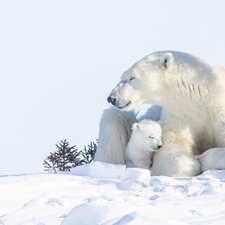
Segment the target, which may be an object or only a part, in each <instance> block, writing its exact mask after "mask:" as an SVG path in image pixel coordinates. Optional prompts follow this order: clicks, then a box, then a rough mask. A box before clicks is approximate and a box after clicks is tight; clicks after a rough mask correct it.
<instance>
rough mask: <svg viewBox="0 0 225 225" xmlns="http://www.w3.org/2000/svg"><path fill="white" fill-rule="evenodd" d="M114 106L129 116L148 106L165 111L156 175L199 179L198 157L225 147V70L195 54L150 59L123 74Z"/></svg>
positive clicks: (168, 53) (169, 54) (153, 172)
mask: <svg viewBox="0 0 225 225" xmlns="http://www.w3.org/2000/svg"><path fill="white" fill-rule="evenodd" d="M108 101H109V102H111V103H112V104H113V105H114V106H115V107H117V108H119V109H120V110H124V111H128V110H131V109H135V108H136V107H137V106H139V105H141V104H143V103H150V104H156V105H160V106H162V107H163V112H162V121H163V136H162V142H163V147H162V148H161V150H160V151H159V152H157V153H156V154H155V155H154V159H153V166H152V169H151V175H165V176H194V175H197V174H199V173H200V164H199V161H198V160H196V158H195V157H194V155H199V154H202V153H203V152H204V151H206V150H207V149H210V148H214V147H218V148H223V147H225V71H224V70H223V69H222V68H220V67H219V66H217V65H214V64H213V63H210V62H207V61H205V60H202V59H200V58H197V57H195V56H193V55H190V54H187V53H182V52H175V51H165V52H163V51H162V52H155V53H153V54H151V55H148V56H146V57H145V58H143V59H141V60H140V61H139V62H137V63H135V64H134V65H133V66H132V67H131V68H130V69H128V70H127V71H125V72H124V73H123V75H122V77H121V81H120V82H119V83H118V85H117V86H116V87H115V88H114V89H113V90H112V92H111V94H110V95H109V97H108ZM100 129H101V127H100ZM212 160H213V159H212ZM224 160H225V159H224ZM112 163H113V162H112ZM215 164H216V162H215Z"/></svg>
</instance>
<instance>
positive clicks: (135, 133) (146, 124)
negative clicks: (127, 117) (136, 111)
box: [131, 120, 162, 151]
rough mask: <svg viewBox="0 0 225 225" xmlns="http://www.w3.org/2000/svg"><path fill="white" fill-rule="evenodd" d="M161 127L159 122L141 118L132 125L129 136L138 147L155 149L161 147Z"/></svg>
mask: <svg viewBox="0 0 225 225" xmlns="http://www.w3.org/2000/svg"><path fill="white" fill-rule="evenodd" d="M161 136H162V127H161V122H160V121H158V122H156V121H152V120H142V121H141V122H139V123H134V124H133V126H132V134H131V138H132V139H133V141H134V142H133V143H134V144H135V145H137V146H138V147H141V148H144V149H149V151H157V150H159V149H160V148H161V147H162V141H161Z"/></svg>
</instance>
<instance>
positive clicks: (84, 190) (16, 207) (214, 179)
mask: <svg viewBox="0 0 225 225" xmlns="http://www.w3.org/2000/svg"><path fill="white" fill-rule="evenodd" d="M72 174H74V175H70V174H32V175H14V176H0V224H5V225H17V224H23V225H25V224H27V225H28V224H29V225H31V224H35V225H45V224H46V225H47V224H52V225H57V224H62V225H75V224H79V225H81V224H88V225H89V224H90V225H91V224H94V225H96V224H104V225H106V224H107V225H109V224H117V225H125V224H130V225H134V224H135V225H140V224H163V225H167V224H171V225H176V224H177V225H178V224H210V225H211V224H220V225H221V224H225V171H223V170H221V171H217V170H210V171H207V172H205V173H204V174H202V175H200V176H197V177H193V178H170V177H149V171H146V170H141V169H129V170H125V167H124V166H115V165H110V164H103V163H97V162H96V163H93V164H91V165H88V166H82V167H77V168H75V169H74V170H73V171H72ZM75 174H76V175H75Z"/></svg>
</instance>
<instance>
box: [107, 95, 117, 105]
mask: <svg viewBox="0 0 225 225" xmlns="http://www.w3.org/2000/svg"><path fill="white" fill-rule="evenodd" d="M107 101H108V102H109V103H111V104H112V105H115V104H116V99H115V98H111V97H108V98H107Z"/></svg>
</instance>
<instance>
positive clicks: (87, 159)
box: [81, 142, 97, 164]
mask: <svg viewBox="0 0 225 225" xmlns="http://www.w3.org/2000/svg"><path fill="white" fill-rule="evenodd" d="M96 150H97V144H96V143H95V142H91V143H90V145H88V148H87V147H86V146H84V149H83V151H82V152H81V154H82V156H83V158H84V164H88V163H91V162H92V161H93V159H94V155H95V152H96Z"/></svg>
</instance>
